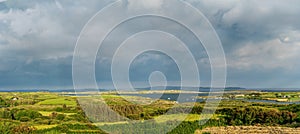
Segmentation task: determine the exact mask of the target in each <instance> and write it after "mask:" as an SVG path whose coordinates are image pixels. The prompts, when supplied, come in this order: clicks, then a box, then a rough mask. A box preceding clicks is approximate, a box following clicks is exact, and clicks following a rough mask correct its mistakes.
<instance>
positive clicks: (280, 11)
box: [0, 0, 300, 88]
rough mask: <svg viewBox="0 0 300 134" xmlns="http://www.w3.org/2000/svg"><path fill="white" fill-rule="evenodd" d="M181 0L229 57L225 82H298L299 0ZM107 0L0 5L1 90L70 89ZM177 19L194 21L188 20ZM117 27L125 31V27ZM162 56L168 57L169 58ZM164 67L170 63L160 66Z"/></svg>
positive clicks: (19, 0)
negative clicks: (84, 32) (80, 43)
mask: <svg viewBox="0 0 300 134" xmlns="http://www.w3.org/2000/svg"><path fill="white" fill-rule="evenodd" d="M150 1H151V0H150ZM186 1H187V2H189V3H191V4H192V5H194V6H195V7H196V8H198V9H199V10H200V11H202V12H203V13H204V15H205V16H206V17H207V18H208V19H209V20H210V21H211V23H212V24H213V26H214V27H215V29H216V31H217V32H218V34H219V36H220V38H221V41H222V43H223V47H224V49H225V53H226V55H227V57H226V58H227V61H228V67H229V70H228V84H229V86H230V85H234V86H246V87H300V84H299V83H300V82H299V80H300V75H299V73H298V72H299V71H298V70H299V69H300V64H299V63H298V62H297V61H298V59H299V58H300V53H299V51H300V40H299V39H300V25H299V24H300V18H299V15H300V7H299V6H298V5H299V4H300V2H299V1H298V0H264V1H261V0H251V1H248V0H226V1H223V0H186ZM110 2H112V1H109V0H105V1H98V0H90V1H85V0H77V1H71V0H64V1H59V0H43V1H40V0H26V1H23V0H9V1H6V2H1V3H0V88H7V87H10V88H21V87H35V86H37V87H68V86H71V85H72V80H71V79H72V76H71V64H72V54H73V50H74V47H75V43H76V40H77V37H78V35H79V33H80V30H81V29H82V27H83V26H84V24H85V23H86V22H87V21H88V19H89V18H90V17H91V16H92V15H94V14H95V13H96V12H97V11H98V10H100V9H102V8H103V7H104V6H106V5H107V4H108V3H110ZM124 2H125V3H126V6H127V7H128V8H129V9H130V8H131V7H132V4H135V5H139V7H141V8H136V9H134V10H137V11H138V10H147V8H151V9H153V8H154V9H157V10H159V9H160V8H162V7H163V6H165V5H163V0H152V1H151V2H149V1H140V0H129V1H124ZM168 6H169V7H172V6H173V5H168ZM174 6H175V5H174ZM133 7H135V6H133ZM142 7H145V8H142ZM174 8H175V7H174ZM182 12H184V10H180V9H178V12H176V14H179V15H180V14H184V13H182ZM182 17H183V18H184V19H189V20H190V21H191V22H193V17H189V16H182ZM103 23H105V20H103ZM145 23H147V22H145ZM195 25H197V23H196V22H195ZM170 27H171V26H170ZM121 32H123V33H130V27H129V28H124V29H122V30H121ZM121 32H120V34H123V33H121ZM182 36H185V35H184V34H183V35H182ZM190 43H191V44H193V43H194V42H190ZM173 49H174V50H176V48H173ZM153 59H155V57H151V55H150V56H149V55H148V57H147V58H145V56H144V57H143V56H142V58H141V59H137V62H138V61H140V60H143V63H144V64H145V65H144V66H142V67H141V68H144V70H151V68H155V67H157V66H155V65H152V62H153ZM162 60H166V62H168V60H170V59H166V58H162ZM197 60H198V61H199V64H203V63H206V64H208V62H207V59H205V58H203V53H201V54H199V55H198V59H197ZM99 62H100V61H99ZM168 66H173V64H168V65H166V66H165V67H166V68H168ZM107 67H108V64H105V62H104V63H103V64H101V65H99V68H104V70H105V68H107ZM136 67H139V66H136ZM147 67H148V68H147ZM141 68H139V69H137V71H135V72H134V71H133V73H134V74H131V75H132V77H133V80H139V79H142V78H144V77H145V76H140V75H141V73H139V72H142V70H143V69H142V70H141ZM170 70H172V69H170ZM170 70H169V72H168V73H170V74H172V73H174V72H176V69H173V70H172V71H170ZM109 74H110V73H109V72H102V73H101V72H99V73H98V74H97V76H98V79H99V81H101V80H103V81H104V80H106V79H107V76H106V75H109ZM135 74H136V75H135ZM205 76H206V75H205ZM174 77H175V76H174ZM176 77H177V76H176ZM174 80H176V79H175V78H174Z"/></svg>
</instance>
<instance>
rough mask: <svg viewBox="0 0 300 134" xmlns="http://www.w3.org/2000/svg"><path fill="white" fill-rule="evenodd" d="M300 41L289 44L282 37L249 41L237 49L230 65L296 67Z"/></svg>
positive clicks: (240, 67) (265, 67) (241, 66)
mask: <svg viewBox="0 0 300 134" xmlns="http://www.w3.org/2000/svg"><path fill="white" fill-rule="evenodd" d="M299 52H300V42H294V43H292V44H287V43H284V42H282V41H281V40H280V39H273V40H269V41H266V42H260V43H257V44H256V43H248V44H245V45H244V46H242V47H241V48H239V49H237V50H236V51H235V52H234V54H233V55H232V57H233V58H230V59H229V62H228V63H229V64H228V65H229V66H230V67H233V68H238V69H246V70H247V69H253V68H263V69H274V68H283V69H296V68H297V67H298V66H299V64H298V62H297V61H298V58H299V57H300V53H299Z"/></svg>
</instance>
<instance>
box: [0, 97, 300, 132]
mask: <svg viewBox="0 0 300 134" xmlns="http://www.w3.org/2000/svg"><path fill="white" fill-rule="evenodd" d="M273 94H274V95H275V96H276V95H278V93H273ZM269 95H270V96H272V94H271V93H270V94H269ZM102 97H103V99H104V100H101V101H105V103H106V104H107V105H108V106H109V109H107V108H106V109H105V108H103V107H95V106H94V105H92V104H93V103H97V104H99V102H98V101H99V100H100V98H99V96H83V97H74V96H62V95H61V94H57V93H48V92H36V93H6V92H5V93H0V107H1V108H0V133H1V134H2V133H3V134H18V133H22V134H23V133H25V134H26V133H27V134H30V133H33V134H34V133H48V134H56V133H105V132H104V131H102V130H100V129H99V128H102V127H105V130H108V131H110V132H112V133H133V131H134V132H140V133H142V132H145V128H147V130H146V131H147V132H151V133H162V132H168V133H194V132H198V133H200V132H202V130H205V128H207V127H219V128H220V129H222V130H223V129H224V128H222V126H257V125H259V126H281V127H290V128H295V127H298V126H299V123H300V105H297V104H289V105H287V104H285V105H282V104H270V103H254V102H246V101H243V100H223V101H222V102H221V103H220V105H219V107H218V109H217V111H216V112H215V114H214V115H213V118H211V119H210V120H209V121H208V122H206V124H204V125H200V124H199V120H201V119H200V114H201V113H202V110H203V107H204V103H196V105H195V106H194V107H190V105H189V104H188V103H186V104H180V105H179V104H177V103H176V102H173V101H166V100H156V101H155V100H152V99H150V98H142V97H132V96H128V97H127V98H125V99H124V98H122V97H120V96H116V95H109V94H106V95H103V96H102ZM253 97H255V96H253ZM294 98H295V97H294ZM78 100H80V102H78ZM128 100H130V101H128ZM94 101H95V102H94ZM83 102H86V103H85V104H86V105H82V107H81V106H80V105H79V103H83ZM134 102H142V104H139V103H134ZM146 104H147V105H146ZM83 109H90V113H84V112H83V111H84V110H83ZM110 109H112V110H113V111H115V112H116V113H118V114H119V115H121V117H113V118H112V116H99V115H93V113H94V114H95V113H109V112H108V111H109V110H110ZM170 109H172V110H170ZM206 110H209V109H206ZM86 114H88V115H89V118H87V116H86ZM161 115H164V116H161ZM123 117H126V118H123ZM129 119H131V120H136V122H134V123H130V124H129ZM180 120H184V122H179V121H180ZM91 121H93V122H96V123H92V122H91ZM172 125H174V126H177V127H176V128H175V129H173V128H170V126H172ZM116 128H117V129H116ZM216 129H217V128H216ZM168 130H172V131H170V132H169V131H168ZM207 132H213V131H207Z"/></svg>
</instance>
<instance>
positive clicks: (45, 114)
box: [39, 111, 76, 116]
mask: <svg viewBox="0 0 300 134" xmlns="http://www.w3.org/2000/svg"><path fill="white" fill-rule="evenodd" d="M39 113H40V114H42V115H43V116H49V115H51V114H52V113H53V112H47V111H39ZM56 113H57V114H65V115H68V116H69V115H74V114H76V113H63V112H56Z"/></svg>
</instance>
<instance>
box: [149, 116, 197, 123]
mask: <svg viewBox="0 0 300 134" xmlns="http://www.w3.org/2000/svg"><path fill="white" fill-rule="evenodd" d="M154 120H155V121H156V122H158V123H163V122H167V121H175V120H178V121H183V120H185V121H196V120H200V115H199V114H169V115H163V116H158V117H155V118H154Z"/></svg>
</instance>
